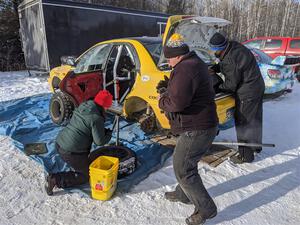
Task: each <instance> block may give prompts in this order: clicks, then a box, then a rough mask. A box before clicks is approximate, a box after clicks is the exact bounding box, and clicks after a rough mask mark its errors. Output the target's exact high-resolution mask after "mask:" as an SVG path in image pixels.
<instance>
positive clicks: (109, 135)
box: [104, 128, 112, 143]
mask: <svg viewBox="0 0 300 225" xmlns="http://www.w3.org/2000/svg"><path fill="white" fill-rule="evenodd" d="M104 133H105V137H106V143H108V142H109V141H110V139H111V136H112V130H111V129H107V128H105V129H104Z"/></svg>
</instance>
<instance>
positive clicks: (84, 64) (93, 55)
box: [74, 45, 111, 73]
mask: <svg viewBox="0 0 300 225" xmlns="http://www.w3.org/2000/svg"><path fill="white" fill-rule="evenodd" d="M110 48H111V46H110V45H98V46H96V47H94V48H92V49H90V50H89V51H88V52H86V53H85V54H84V55H83V56H82V57H81V58H80V59H79V61H78V62H77V65H76V68H75V70H74V72H75V73H87V72H92V71H97V70H100V69H102V68H103V66H104V64H105V62H106V58H107V55H108V54H109V52H110Z"/></svg>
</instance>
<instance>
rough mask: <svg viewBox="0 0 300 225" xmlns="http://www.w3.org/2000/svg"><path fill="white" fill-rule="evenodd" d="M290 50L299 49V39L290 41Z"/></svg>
mask: <svg viewBox="0 0 300 225" xmlns="http://www.w3.org/2000/svg"><path fill="white" fill-rule="evenodd" d="M290 48H300V39H299V40H291V42H290Z"/></svg>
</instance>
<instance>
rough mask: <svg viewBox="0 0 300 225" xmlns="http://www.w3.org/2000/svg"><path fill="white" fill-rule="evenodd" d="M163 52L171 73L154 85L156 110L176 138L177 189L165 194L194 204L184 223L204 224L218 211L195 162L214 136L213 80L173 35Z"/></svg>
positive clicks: (215, 123)
mask: <svg viewBox="0 0 300 225" xmlns="http://www.w3.org/2000/svg"><path fill="white" fill-rule="evenodd" d="M163 51H164V55H165V57H166V58H167V59H168V63H169V65H170V66H171V67H173V71H172V72H171V75H170V80H169V81H161V82H159V83H158V85H157V90H158V92H159V93H160V96H159V107H160V109H162V110H163V111H164V112H165V114H166V116H167V117H168V119H169V122H170V125H171V131H172V133H173V134H175V135H179V137H178V140H177V143H176V147H175V150H174V154H173V166H174V172H175V176H176V179H177V181H178V185H177V186H176V189H175V191H173V192H166V193H165V197H166V199H168V200H170V201H180V202H183V203H186V204H190V203H192V204H194V206H195V210H194V213H193V214H192V215H191V216H190V217H188V218H187V219H186V223H187V224H190V225H195V224H203V223H204V222H205V221H206V219H210V218H212V217H214V216H216V214H217V207H216V205H215V203H214V201H213V200H212V198H211V197H210V195H209V194H208V192H207V190H206V189H205V187H204V185H203V183H202V180H201V177H200V175H199V174H198V162H199V161H200V159H201V157H202V156H203V154H204V153H205V152H206V151H207V150H208V149H209V148H210V147H211V144H212V141H213V140H214V138H215V136H216V133H217V125H218V117H217V112H216V105H215V100H214V97H215V93H214V90H213V86H212V80H211V77H210V76H209V74H208V67H207V65H206V64H205V63H204V62H203V61H202V60H201V59H200V58H199V57H198V56H197V55H196V53H195V52H194V51H192V52H190V51H189V47H188V46H187V44H185V43H184V40H183V38H182V36H181V35H179V34H173V35H172V36H171V38H170V40H169V41H168V42H167V44H166V45H165V46H164V49H163ZM162 89H164V90H165V92H163V91H162Z"/></svg>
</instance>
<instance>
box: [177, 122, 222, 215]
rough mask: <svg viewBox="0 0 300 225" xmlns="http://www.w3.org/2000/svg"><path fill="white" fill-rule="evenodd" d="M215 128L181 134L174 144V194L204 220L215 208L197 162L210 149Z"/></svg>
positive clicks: (215, 131)
mask: <svg viewBox="0 0 300 225" xmlns="http://www.w3.org/2000/svg"><path fill="white" fill-rule="evenodd" d="M216 133H217V128H216V127H215V128H211V129H208V130H198V131H191V132H189V131H188V132H185V133H182V134H181V135H180V136H179V138H178V140H177V143H176V147H175V150H174V155H173V166H174V172H175V176H176V178H177V181H178V185H177V187H176V194H178V196H179V197H180V198H181V199H183V200H188V199H189V200H190V201H191V202H192V203H193V204H194V205H195V212H199V213H200V214H201V215H203V216H204V217H205V218H207V217H209V216H210V215H211V214H212V213H213V212H215V211H216V210H217V207H216V205H215V203H214V201H213V200H212V198H211V197H210V195H209V194H208V192H207V190H206V189H205V187H204V185H203V183H202V180H201V177H200V175H199V173H198V162H199V161H200V159H201V157H202V156H203V154H204V153H205V152H206V151H207V150H208V149H209V148H210V147H211V143H212V141H213V140H214V138H215V136H216Z"/></svg>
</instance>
